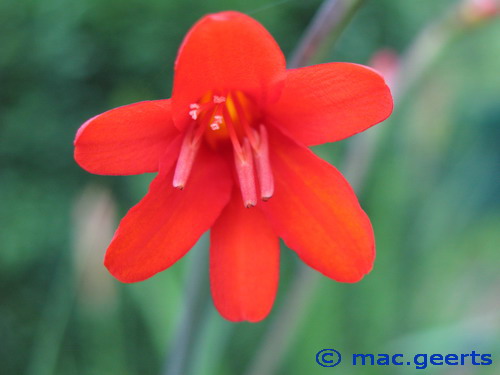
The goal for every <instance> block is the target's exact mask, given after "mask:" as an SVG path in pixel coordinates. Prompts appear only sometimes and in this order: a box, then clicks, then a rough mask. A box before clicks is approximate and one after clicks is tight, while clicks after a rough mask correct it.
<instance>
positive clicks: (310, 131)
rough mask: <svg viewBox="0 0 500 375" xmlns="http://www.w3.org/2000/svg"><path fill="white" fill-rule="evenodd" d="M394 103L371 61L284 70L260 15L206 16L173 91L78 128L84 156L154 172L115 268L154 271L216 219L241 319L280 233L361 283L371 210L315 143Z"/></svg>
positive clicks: (119, 273)
mask: <svg viewBox="0 0 500 375" xmlns="http://www.w3.org/2000/svg"><path fill="white" fill-rule="evenodd" d="M391 111H392V99H391V94H390V92H389V89H388V88H387V86H386V85H385V83H384V80H383V79H382V78H381V76H380V75H379V74H377V73H376V72H375V71H374V70H372V69H370V68H366V67H364V66H361V65H356V64H348V63H331V64H323V65H316V66H311V67H307V68H301V69H291V70H286V68H285V59H284V57H283V54H282V52H281V50H280V49H279V47H278V45H277V44H276V42H275V41H274V39H273V38H272V37H271V35H270V34H269V33H268V32H267V31H266V30H265V29H264V28H263V27H262V25H260V24H259V23H258V22H256V21H255V20H253V19H252V18H249V17H248V16H245V15H243V14H240V13H236V12H224V13H218V14H212V15H208V16H206V17H204V18H202V19H201V20H200V21H199V22H198V23H197V24H196V25H194V26H193V28H192V29H191V31H190V32H189V33H188V35H187V36H186V38H185V39H184V42H183V43H182V46H181V48H180V50H179V54H178V57H177V60H176V63H175V76H174V88H173V94H172V99H167V100H153V101H145V102H140V103H135V104H131V105H127V106H123V107H119V108H115V109H112V110H110V111H108V112H105V113H103V114H101V115H98V116H96V117H94V118H92V119H90V120H88V121H87V122H86V123H85V124H83V125H82V127H81V128H80V129H79V130H78V133H77V135H76V139H75V159H76V161H77V162H78V164H80V166H82V167H83V168H84V169H86V170H87V171H89V172H92V173H97V174H109V175H127V174H138V173H145V172H158V175H157V176H156V178H155V179H154V180H153V182H152V183H151V186H150V189H149V192H148V193H147V195H146V196H145V197H144V198H143V199H142V201H141V202H139V203H138V204H137V205H136V206H135V207H133V208H132V209H131V210H130V211H129V212H128V213H127V215H126V216H125V218H124V219H123V220H122V221H121V223H120V226H119V228H118V230H117V231H116V234H115V236H114V238H113V240H112V242H111V244H110V245H109V248H108V250H107V253H106V257H105V260H104V263H105V265H106V267H107V268H108V269H109V271H110V272H111V274H113V275H114V276H115V277H116V278H117V279H119V280H120V281H123V282H135V281H141V280H144V279H147V278H149V277H151V276H153V275H154V274H156V273H157V272H160V271H163V270H165V269H166V268H168V267H170V266H171V265H172V264H174V263H175V262H176V261H177V260H179V259H180V258H181V257H182V256H183V255H184V254H186V252H187V251H189V249H190V248H191V247H192V246H193V245H194V244H195V243H196V241H197V240H198V238H199V237H200V236H201V235H202V234H203V233H204V232H206V231H207V230H208V229H210V228H211V234H210V241H211V247H210V281H211V289H212V295H213V299H214V303H215V305H216V307H217V309H218V310H219V312H220V313H221V314H222V315H223V316H224V317H225V318H227V319H229V320H233V321H240V320H249V321H259V320H261V319H263V318H264V317H265V316H266V315H267V314H268V313H269V311H270V309H271V306H272V304H273V300H274V297H275V294H276V289H277V284H278V272H279V242H278V237H281V238H282V239H283V240H284V241H285V243H286V244H287V245H288V246H289V247H290V248H292V249H294V250H295V251H296V252H297V254H298V255H299V257H300V258H301V259H302V260H303V261H304V262H305V263H307V264H308V265H309V266H311V267H312V268H314V269H316V270H318V271H319V272H321V273H323V274H324V275H326V276H328V277H330V278H332V279H335V280H337V281H342V282H356V281H358V280H360V279H361V278H362V277H363V275H365V274H366V273H368V272H369V271H370V270H371V268H372V264H373V260H374V256H375V249H374V238H373V231H372V227H371V224H370V221H369V219H368V217H367V216H366V214H365V213H364V212H363V210H362V209H361V207H360V206H359V203H358V200H357V199H356V196H355V194H354V192H353V191H352V189H351V187H350V186H349V184H348V183H347V181H346V180H345V179H344V178H343V177H342V175H341V174H340V173H339V172H338V171H337V169H335V168H334V167H333V166H331V165H329V164H327V163H326V162H324V161H323V160H321V159H319V158H318V157H317V156H316V155H314V154H313V153H312V152H311V151H310V150H309V149H308V148H307V146H311V145H316V144H320V143H324V142H333V141H338V140H340V139H343V138H346V137H349V136H351V135H353V134H356V133H358V132H360V131H363V130H365V129H367V128H369V127H370V126H372V125H374V124H376V123H378V122H380V121H383V120H384V119H386V118H387V117H388V116H389V115H390V113H391ZM249 207H253V208H249Z"/></svg>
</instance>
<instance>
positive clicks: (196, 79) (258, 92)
mask: <svg viewBox="0 0 500 375" xmlns="http://www.w3.org/2000/svg"><path fill="white" fill-rule="evenodd" d="M285 72H286V66H285V58H284V56H283V53H282V52H281V50H280V48H279V46H278V44H277V43H276V41H275V40H274V39H273V37H272V36H271V35H270V34H269V33H268V31H267V30H266V29H265V28H264V27H263V26H262V25H261V24H260V23H258V22H257V21H255V20H254V19H252V18H250V17H248V16H246V15H244V14H242V13H238V12H232V11H230V12H222V13H216V14H211V15H208V16H205V17H203V18H202V19H201V20H200V21H198V22H197V23H196V24H195V25H194V26H193V27H192V28H191V30H190V31H189V33H188V34H187V36H186V37H185V39H184V41H183V43H182V45H181V47H180V49H179V54H178V56H177V60H176V63H175V76H174V89H173V94H172V101H173V110H174V121H175V124H176V126H177V127H179V129H183V128H184V127H185V126H186V125H187V123H186V122H187V121H189V119H190V118H189V116H188V112H189V105H190V104H192V103H196V102H198V101H199V100H200V98H201V97H202V96H203V95H205V94H207V93H212V94H213V95H225V93H227V92H228V91H229V90H241V91H243V92H245V94H247V95H249V96H251V97H252V98H253V100H255V101H256V102H257V103H256V104H258V105H261V104H262V103H267V102H270V101H273V100H276V99H277V98H278V96H279V94H280V92H281V88H282V84H283V80H284V78H285Z"/></svg>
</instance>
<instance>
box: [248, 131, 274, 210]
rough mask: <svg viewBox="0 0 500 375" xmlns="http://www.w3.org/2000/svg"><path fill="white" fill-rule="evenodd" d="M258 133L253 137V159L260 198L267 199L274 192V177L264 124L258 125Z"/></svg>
mask: <svg viewBox="0 0 500 375" xmlns="http://www.w3.org/2000/svg"><path fill="white" fill-rule="evenodd" d="M259 130H260V133H259V134H258V136H257V132H256V131H255V133H254V135H255V136H256V137H255V138H258V145H257V146H256V147H255V146H254V151H255V152H254V154H253V155H254V159H255V164H256V167H257V175H258V177H259V184H260V196H261V198H262V200H264V201H267V200H268V199H269V198H271V197H272V196H273V194H274V177H273V171H272V169H271V163H270V160H269V140H268V137H267V130H266V127H265V126H264V125H260V127H259Z"/></svg>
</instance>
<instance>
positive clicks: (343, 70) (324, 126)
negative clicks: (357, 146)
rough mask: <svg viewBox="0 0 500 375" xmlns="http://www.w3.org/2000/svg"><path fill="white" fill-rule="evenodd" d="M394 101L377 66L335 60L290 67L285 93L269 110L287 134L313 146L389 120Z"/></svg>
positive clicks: (276, 122)
mask: <svg viewBox="0 0 500 375" xmlns="http://www.w3.org/2000/svg"><path fill="white" fill-rule="evenodd" d="M392 106H393V103H392V96H391V92H390V90H389V88H388V87H387V85H386V84H385V82H384V79H383V78H382V76H380V75H379V74H378V73H377V72H376V71H375V70H373V69H371V68H368V67H365V66H362V65H357V64H350V63H329V64H321V65H314V66H310V67H307V68H300V69H292V70H289V71H288V74H287V78H286V81H285V88H284V89H283V92H282V95H281V97H280V99H279V101H277V102H276V103H275V104H273V105H272V106H270V108H269V112H268V113H269V116H270V117H271V119H272V121H273V123H274V124H275V125H276V126H278V127H280V128H281V129H282V130H283V131H284V132H285V133H286V134H288V135H289V136H290V137H292V138H293V139H295V140H296V141H297V142H299V143H303V144H305V145H308V146H311V145H317V144H321V143H325V142H334V141H338V140H341V139H343V138H347V137H350V136H351V135H354V134H356V133H359V132H361V131H363V130H365V129H367V128H369V127H370V126H373V125H375V124H377V123H379V122H381V121H384V120H385V119H386V118H387V117H389V115H390V114H391V112H392Z"/></svg>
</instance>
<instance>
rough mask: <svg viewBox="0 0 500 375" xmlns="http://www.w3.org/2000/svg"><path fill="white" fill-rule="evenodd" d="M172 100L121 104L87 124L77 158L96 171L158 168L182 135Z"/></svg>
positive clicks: (81, 132)
mask: <svg viewBox="0 0 500 375" xmlns="http://www.w3.org/2000/svg"><path fill="white" fill-rule="evenodd" d="M178 133H179V132H178V130H177V129H176V128H175V126H173V122H172V113H171V105H170V100H151V101H145V102H139V103H134V104H130V105H126V106H123V107H118V108H115V109H112V110H110V111H107V112H104V113H102V114H100V115H97V116H95V117H93V118H91V119H90V120H88V121H87V122H86V123H84V124H83V125H82V126H81V127H80V129H79V130H78V133H77V134H76V138H75V142H74V143H75V160H76V161H77V163H78V164H79V165H80V166H81V167H82V168H84V169H85V170H87V171H89V172H91V173H96V174H109V175H128V174H139V173H146V172H156V171H158V163H159V161H160V157H161V156H162V154H163V153H164V152H165V148H166V147H167V146H168V145H169V143H170V142H171V141H172V140H173V139H174V137H175V136H176V135H177V134H178Z"/></svg>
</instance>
